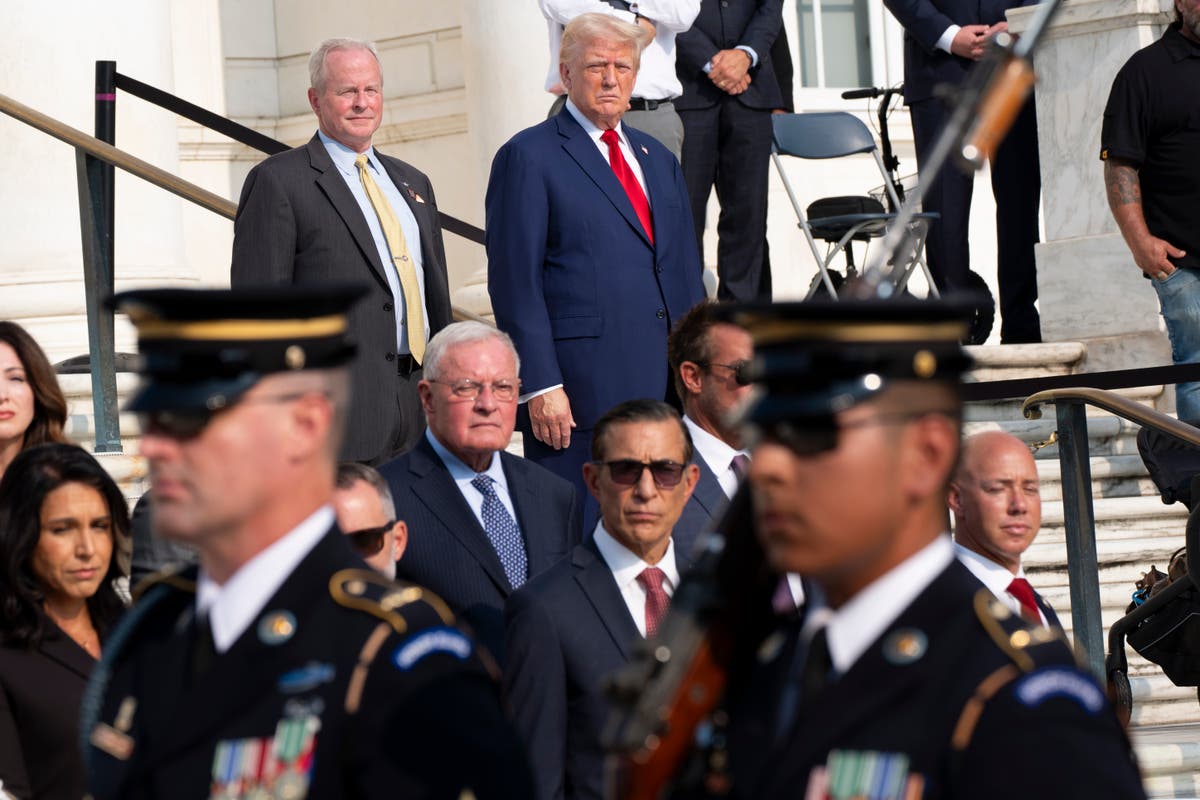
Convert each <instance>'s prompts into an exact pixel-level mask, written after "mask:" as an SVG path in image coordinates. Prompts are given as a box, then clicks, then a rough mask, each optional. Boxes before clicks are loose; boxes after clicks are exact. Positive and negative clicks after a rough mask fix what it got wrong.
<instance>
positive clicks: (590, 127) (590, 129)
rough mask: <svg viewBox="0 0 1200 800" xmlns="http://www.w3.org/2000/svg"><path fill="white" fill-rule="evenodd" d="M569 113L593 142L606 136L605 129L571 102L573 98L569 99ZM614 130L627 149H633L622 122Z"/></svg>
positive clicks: (618, 122)
mask: <svg viewBox="0 0 1200 800" xmlns="http://www.w3.org/2000/svg"><path fill="white" fill-rule="evenodd" d="M567 111H569V112H570V113H571V116H572V117H574V118H575V121H576V122H578V123H579V124H580V125H581V126H582V127H583V130H584V132H585V133H587V135H588V136H590V137H591V138H592V141H595V142H599V141H600V137H601V136H602V135H603V134H604V129H603V128H601V127H600V126H598V125H597V124H596V123H594V122H592V121H591V120H590V119H588V118H587V117H585V116H584V115H583V112H582V111H580V110H579V106H577V105H575V104H574V103H573V102H571V98H569V97H568V98H567ZM613 130H615V131H616V132H617V138H618V139H620V140H621V143H622V144H624V145H625V146H626V147H627V148H632V145H630V144H629V137H628V136H626V135H625V126H624V125H622V124H621V122H620V120H618V121H617V127H615V128H613Z"/></svg>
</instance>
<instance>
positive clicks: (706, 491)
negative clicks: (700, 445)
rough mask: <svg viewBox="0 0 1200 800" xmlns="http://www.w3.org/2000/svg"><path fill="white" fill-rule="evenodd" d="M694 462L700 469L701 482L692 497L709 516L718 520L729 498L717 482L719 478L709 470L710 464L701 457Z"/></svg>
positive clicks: (697, 484) (697, 457)
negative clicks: (718, 515) (717, 517)
mask: <svg viewBox="0 0 1200 800" xmlns="http://www.w3.org/2000/svg"><path fill="white" fill-rule="evenodd" d="M692 460H693V461H694V462H695V464H696V466H698V467H700V480H698V481H696V488H695V490H694V491H693V492H692V497H694V498H696V502H697V503H699V504H700V506H701V508H703V509H704V510H705V511H707V512H708V516H710V517H713V518H716V516H717V514H718V513H719V512H720V510H721V509H722V508H723V507H724V506H725V505H726V504H728V502H729V498H728V497H727V496H726V495H725V490H724V489H722V488H721V484H720V483H718V482H717V476H716V475H714V474H713V471H712V470H711V469H709V468H708V462H707V461H705V460H704V459H703V458H702V457H701V456H699V455H697V456H696V458H694V459H692Z"/></svg>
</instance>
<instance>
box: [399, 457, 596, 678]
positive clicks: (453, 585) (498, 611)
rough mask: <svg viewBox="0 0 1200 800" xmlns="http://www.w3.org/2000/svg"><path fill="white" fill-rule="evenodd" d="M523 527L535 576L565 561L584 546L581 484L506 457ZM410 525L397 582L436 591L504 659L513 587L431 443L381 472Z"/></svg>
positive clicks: (531, 463) (526, 547)
mask: <svg viewBox="0 0 1200 800" xmlns="http://www.w3.org/2000/svg"><path fill="white" fill-rule="evenodd" d="M500 460H501V463H502V464H503V465H504V474H505V475H506V476H507V477H508V488H509V493H510V496H511V499H512V501H513V507H514V508H515V510H516V512H517V524H518V525H520V526H521V534H522V535H523V536H524V537H525V555H526V558H527V560H528V565H529V577H530V578H532V577H533V576H535V575H537V574H538V573H540V572H543V571H545V570H546V569H548V568H549V567H550V566H551V565H553V564H554V563H555V562H557V561H559V560H561V559H563V558H565V557H566V555H567V554H568V553H570V552H571V548H572V547H574V546H575V545H577V544H579V542H580V527H579V519H580V514H579V505H578V498H577V497H576V495H575V487H574V486H572V485H571V484H570V483H568V482H567V481H565V480H563V479H562V478H559V477H558V476H557V475H553V474H551V473H550V472H549V471H548V470H546V469H543V468H542V467H539V466H538V465H537V464H534V463H533V462H532V461H528V460H526V459H523V458H518V457H517V456H514V455H511V454H509V453H505V452H501V453H500ZM380 472H381V473H382V475H383V477H384V478H385V479H387V482H388V486H389V487H391V490H392V497H393V499H394V500H395V501H396V513H397V514H398V515H399V517H400V518H401V519H402V520H404V521H405V522H406V523H407V524H408V547H407V548H406V549H405V551H404V557H403V558H401V559H400V561H399V562H397V564H396V574H397V577H399V578H402V579H404V580H410V581H412V582H413V583H419V584H420V585H422V586H425V587H428V588H429V589H432V590H433V591H434V592H436V593H437V594H438V595H439V596H440V597H441V598H442V599H444V600H445V601H446V602H447V603H449V604H450V607H451V608H452V609H454V611H455V613H457V614H460V615H461V616H462V617H463V618H464V619H465V621H466V622H468V623H469V624H470V625H471V626H472V627H474V629H475V632H476V634H477V635H478V637H479V639H480V641H481V642H482V643H483V644H485V645H486V646H487V647H488V648H489V649H490V650H491V651H492V653H493V654H494V655H495V656H496V658H497V660H498V661H500V663H503V661H504V602H505V601H506V600H507V599H508V596H509V594H511V593H512V586H511V585H510V584H509V582H508V578H507V576H505V574H504V567H503V566H502V565H501V564H500V557H499V556H498V555H496V550H495V548H494V547H492V543H491V542H490V541H489V540H488V538H487V534H486V533H484V530H483V526H482V525H480V524H479V520H478V519H476V518H475V515H474V514H473V513H472V512H471V507H470V506H468V505H467V501H466V499H465V498H463V496H462V492H460V491H459V490H458V486H457V485H456V484H455V483H454V479H453V478H451V477H450V471H449V470H448V469H446V465H445V464H443V463H442V460H441V458H439V457H438V454H437V452H436V451H434V449H433V446H432V445H430V444H429V440H428V439H427V438H426V437H425V436H422V437H421V438H420V440H419V441H418V442H417V445H416V447H414V448H413V449H412V450H409V451H408V452H407V453H405V454H404V455H402V456H400V457H398V458H396V459H394V460H392V461H389V462H388V463H387V464H384V465H383V466H382V467H381V468H380Z"/></svg>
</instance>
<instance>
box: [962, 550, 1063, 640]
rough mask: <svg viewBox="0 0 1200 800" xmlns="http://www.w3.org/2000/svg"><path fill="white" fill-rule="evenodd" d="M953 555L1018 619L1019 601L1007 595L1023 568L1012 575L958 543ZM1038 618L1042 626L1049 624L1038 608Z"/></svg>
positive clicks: (1003, 567)
mask: <svg viewBox="0 0 1200 800" xmlns="http://www.w3.org/2000/svg"><path fill="white" fill-rule="evenodd" d="M954 554H955V555H956V556H958V560H959V561H961V562H962V563H963V566H964V567H966V568H967V569H969V570H971V574H972V575H974V576H975V577H976V578H978V579H979V582H980V583H982V584H983V585H984V586H986V587H987V588H988V591H990V592H991V593H992V594H994V595H996V599H997V600H999V601H1000V602H1001V603H1004V605H1005V607H1006V608H1008V610H1009V611H1011V612H1013V613H1014V614H1016V615H1017V616H1018V617H1019V616H1021V601H1020V600H1018V599H1017V598H1016V597H1014V596H1013V595H1011V594H1009V593H1008V585H1009V584H1010V583H1012V581H1013V578H1024V577H1025V568H1024V567H1019V568H1018V569H1017V574H1016V575H1014V574H1013V573H1012V572H1010V571H1009V569H1008V567H1006V566H1004V565H1003V564H997V563H996V562H995V561H992V560H991V559H990V558H984V557H983V556H981V555H979V553H976V552H975V551H974V550H968V549H967V548H965V547H963V546H962V545H961V544H959V543H958V542H955V543H954ZM1038 617H1040V618H1041V620H1042V624H1043V625H1049V624H1050V623H1049V622H1048V621H1047V620H1046V615H1045V614H1043V613H1042V609H1041V608H1040V607H1039V608H1038Z"/></svg>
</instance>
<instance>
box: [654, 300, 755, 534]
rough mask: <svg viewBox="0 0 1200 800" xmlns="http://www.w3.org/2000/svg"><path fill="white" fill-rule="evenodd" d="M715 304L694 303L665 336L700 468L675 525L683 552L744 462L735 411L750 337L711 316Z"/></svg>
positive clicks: (746, 389)
mask: <svg viewBox="0 0 1200 800" xmlns="http://www.w3.org/2000/svg"><path fill="white" fill-rule="evenodd" d="M715 308H717V306H716V305H715V304H713V303H711V302H704V303H700V304H699V305H697V306H695V307H694V308H693V309H692V310H691V311H689V312H688V313H687V314H685V315H684V317H683V319H681V320H680V321H679V323H678V324H677V325H676V326H675V327H674V328H673V329H672V330H671V336H670V338H669V339H668V340H667V358H668V360H669V361H670V364H671V377H672V378H673V379H674V381H675V391H676V392H677V393H678V394H679V397H680V399H681V400H682V401H683V423H684V424H685V425H687V429H688V433H689V434H691V437H692V443H693V444H694V445H695V448H696V458H695V464H696V466H697V467H699V469H700V478H699V480H698V481H697V482H696V491H694V492H692V497H691V499H690V500H688V502H687V505H686V506H684V508H683V513H682V514H681V515H680V517H679V522H678V523H676V525H675V534H674V539H675V546H676V547H679V548H682V551H683V552H684V553H690V552H691V548H692V546H693V545H694V543H695V541H696V537H697V536H698V535H699V534H700V533H701V532H702V531H704V530H707V529H708V528H709V527H710V526H711V525H712V523H713V521H714V520H716V519H718V518H719V517H720V515H721V512H722V511H723V510H724V508H725V506H726V505H727V504H728V502H729V498H731V497H733V493H734V492H735V491H737V487H738V484H739V483H740V482H741V479H742V477H744V475H745V471H746V467H747V466H748V465H749V463H750V459H749V453H748V451H747V450H746V449H745V447H744V444H743V441H742V431H741V428H740V427H739V426H738V425H737V424H736V419H735V412H736V410H737V408H738V407H739V406H740V405H741V404H742V403H744V402H745V400H746V397H747V395H748V394H749V393H750V381H749V378H748V377H747V375H746V373H747V370H748V369H749V365H750V359H751V358H752V357H753V356H754V343H753V342H752V341H751V340H750V334H749V333H747V332H746V331H744V330H742V329H741V328H739V327H737V326H736V325H730V324H729V323H726V322H720V321H718V320H717V319H715V318H714V316H713V310H714V309H715Z"/></svg>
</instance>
